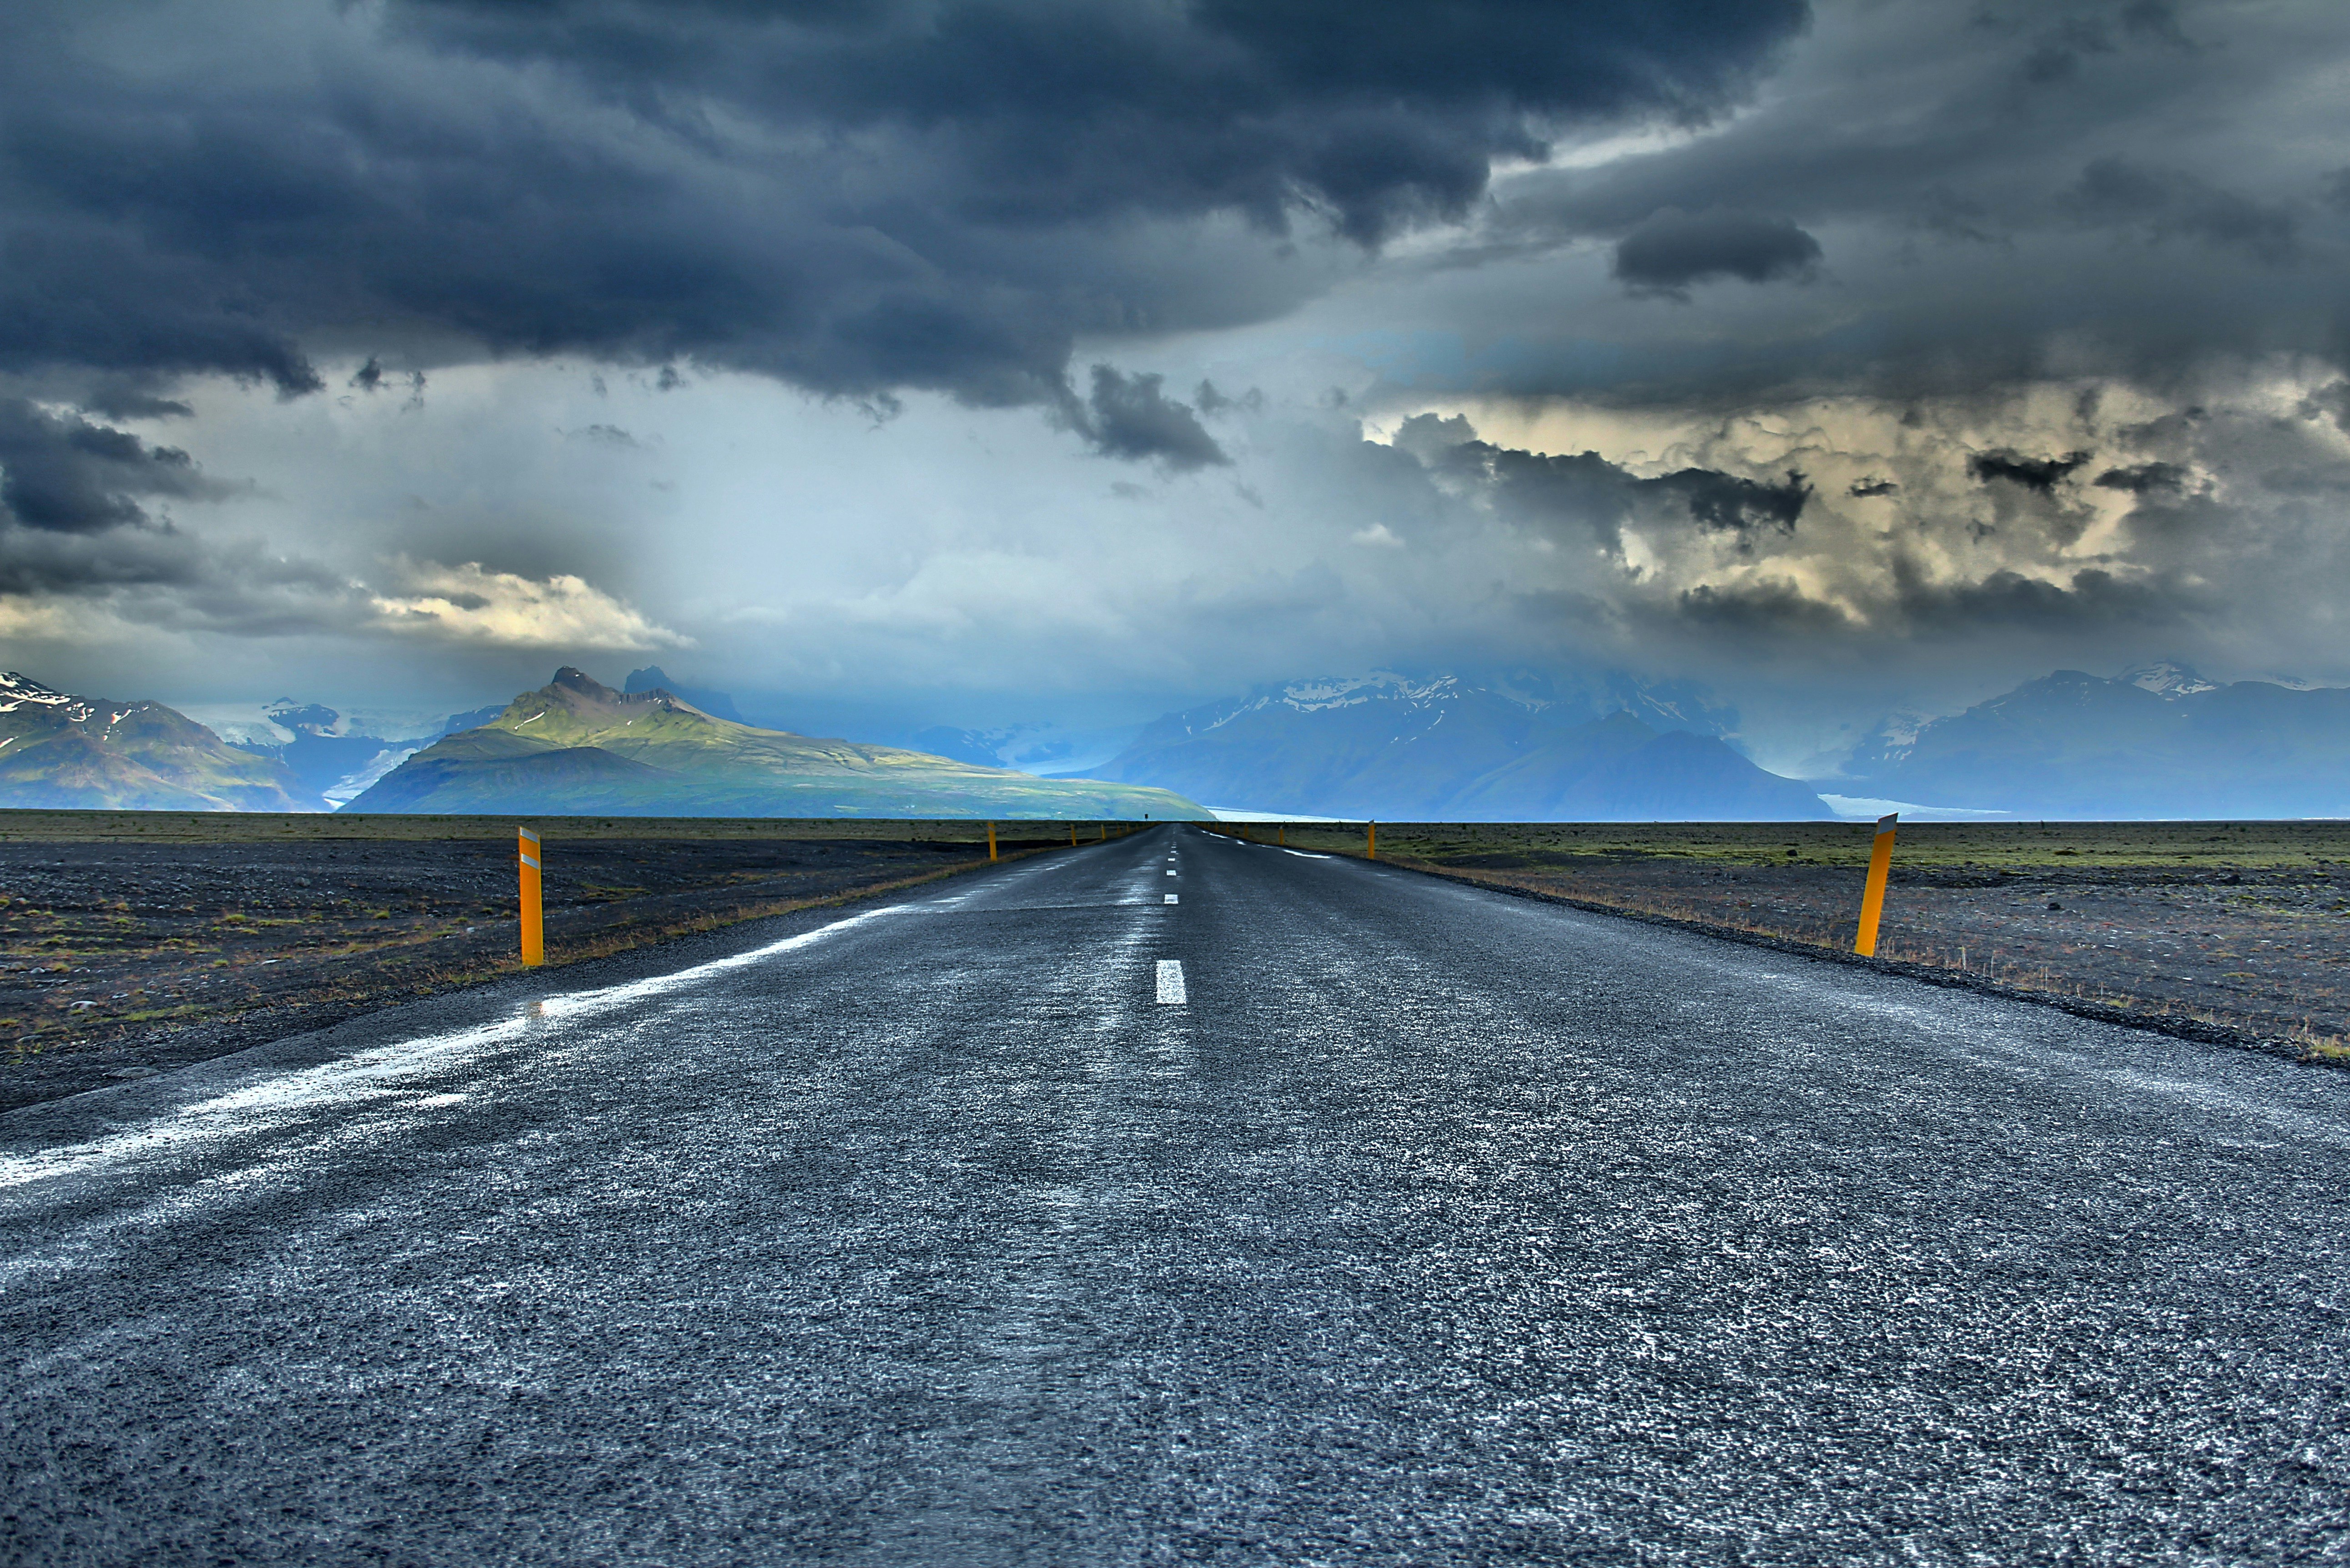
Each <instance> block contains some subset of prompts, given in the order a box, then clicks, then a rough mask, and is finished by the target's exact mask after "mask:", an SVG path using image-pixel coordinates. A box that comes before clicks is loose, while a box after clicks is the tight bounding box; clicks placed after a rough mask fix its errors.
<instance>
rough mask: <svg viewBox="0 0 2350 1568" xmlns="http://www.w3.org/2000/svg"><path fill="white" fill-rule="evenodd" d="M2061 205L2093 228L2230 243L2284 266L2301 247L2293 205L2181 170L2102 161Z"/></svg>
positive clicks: (2088, 170)
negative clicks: (2255, 196) (2211, 182)
mask: <svg viewBox="0 0 2350 1568" xmlns="http://www.w3.org/2000/svg"><path fill="white" fill-rule="evenodd" d="M2063 199H2064V202H2067V203H2068V204H2070V205H2071V206H2072V207H2074V210H2075V211H2077V212H2078V213H2080V215H2081V217H2082V218H2083V219H2084V220H2085V221H2086V222H2089V223H2105V224H2108V225H2122V224H2131V225H2137V226H2140V227H2142V228H2143V229H2144V230H2145V232H2146V233H2147V235H2148V236H2150V237H2152V238H2155V239H2168V238H2170V237H2173V236H2185V237H2188V238H2191V239H2199V240H2204V241H2208V242H2210V244H2217V245H2230V246H2233V247H2235V248H2237V249H2240V250H2242V251H2244V252H2245V253H2247V254H2250V255H2252V256H2254V257H2256V258H2258V259H2259V260H2261V261H2263V262H2267V263H2270V264H2272V265H2279V264H2282V263H2284V262H2288V261H2291V260H2293V258H2294V257H2295V256H2296V255H2297V254H2299V250H2300V238H2301V223H2300V220H2299V218H2298V217H2297V216H2296V215H2295V214H2294V213H2293V210H2292V208H2290V207H2288V206H2286V205H2285V204H2283V203H2282V202H2260V201H2255V200H2253V199H2252V198H2251V197H2249V196H2246V195H2244V194H2242V193H2241V192H2235V191H2229V190H2222V189H2219V188H2216V187H2213V186H2211V185H2208V184H2206V183H2204V182H2202V181H2200V180H2199V179H2197V178H2196V177H2194V176H2193V175H2191V174H2188V173H2184V172H2181V171H2178V170H2176V169H2161V168H2156V167H2152V166H2149V165H2147V164H2142V163H2137V162H2134V161H2131V160H2129V159H2126V158H2119V157H2113V158H2100V159H2098V160H2097V161H2095V162H2093V163H2091V164H2090V165H2089V166H2088V167H2087V168H2086V169H2085V170H2083V171H2081V178H2080V180H2079V181H2078V182H2076V183H2075V184H2074V186H2073V187H2072V189H2071V190H2069V191H2068V192H2065V194H2064V198H2063Z"/></svg>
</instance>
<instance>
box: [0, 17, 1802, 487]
mask: <svg viewBox="0 0 2350 1568" xmlns="http://www.w3.org/2000/svg"><path fill="white" fill-rule="evenodd" d="M1805 16H1806V7H1805V6H1804V5H1803V4H1802V3H1801V0H1762V3H1759V4H1757V3H1752V0H1748V3H1733V0H1586V3H1583V4H1568V5H1561V4H1535V3H1533V0H1487V3H1484V4H1468V5H1448V6H1444V7H1440V8H1430V7H1425V6H1419V5H1395V6H1393V7H1390V8H1388V9H1386V10H1380V9H1378V8H1377V7H1364V6H1361V5H1343V6H1342V5H1335V4H1330V3H1327V0H1324V3H1316V4H1306V5H1284V6H1278V7H1262V6H1256V5H1242V4H1224V3H1201V4H1196V5H1185V6H1170V5H1156V4H1143V3H1136V4H1128V5H1097V4H1090V3H1087V4H1079V3H1076V0H1032V3H1027V4H1020V3H1013V0H997V3H985V0H949V3H945V4H941V5H923V6H911V5H900V4H897V3H894V0H874V3H871V4H860V3H856V0H840V3H837V4H823V5H785V4H777V5H735V4H690V5H667V4H661V5H656V4H651V3H650V0H643V3H639V0H545V3H540V4H531V5H504V4H472V3H463V0H390V4H388V5H382V6H348V5H329V4H326V3H325V0H320V3H318V4H316V5H295V6H291V7H288V6H283V5H258V4H247V5H236V4H229V5H192V4H189V5H162V6H148V5H140V6H136V7H132V6H129V5H122V4H118V3H110V0H98V3H95V4H90V3H84V0H77V3H75V4H72V5H66V4H62V3H51V4H40V3H28V4H25V5H13V6H10V7H8V8H7V11H6V20H5V22H0V210H5V215H6V224H7V234H6V244H7V254H8V258H9V261H8V265H7V266H6V267H5V269H0V369H12V370H16V371H20V372H54V371H57V370H59V369H64V370H68V371H75V370H78V371H102V372H106V373H108V374H109V375H113V376H116V377H118V378H119V377H123V376H130V377H148V378H151V379H159V380H161V379H170V378H172V377H176V376H181V375H185V374H190V373H196V372H218V373H224V374H226V375H230V376H234V377H238V378H244V379H250V380H253V381H257V382H260V383H264V384H266V385H268V386H271V387H273V388H275V389H277V390H278V391H279V392H281V393H282V394H286V395H300V394H305V393H308V392H312V391H316V390H318V389H321V388H322V386H323V385H324V381H323V379H322V376H321V373H320V372H319V370H318V369H317V368H316V365H315V363H314V361H315V359H316V357H317V353H318V352H319V348H320V346H321V345H322V344H324V343H327V342H330V341H331V342H337V343H355V344H357V345H358V346H359V347H361V348H366V349H367V350H368V352H369V358H368V359H367V361H366V364H365V365H364V366H363V367H362V368H361V369H360V370H359V374H358V376H357V378H356V379H355V381H356V385H357V386H358V388H359V389H362V390H365V389H377V388H383V387H389V386H390V384H391V383H392V382H393V381H395V380H397V381H399V382H400V383H401V384H403V385H406V386H409V387H411V389H416V390H421V381H418V380H416V379H414V378H415V376H416V374H417V372H418V370H419V369H421V367H423V366H425V365H427V364H429V363H434V362H440V361H442V360H445V359H447V358H449V357H451V356H460V357H462V356H463V355H466V354H468V353H477V354H495V355H514V354H525V355H539V356H544V355H552V354H558V353H566V352H576V353H581V354H586V355H589V356H592V357H596V358H603V359H608V360H610V361H614V362H619V363H627V364H640V365H667V364H668V363H669V362H671V361H673V360H685V359H692V360H695V361H699V362H702V363H704V364H707V365H712V366H717V367H723V368H732V369H744V370H750V371H754V372H756V373H759V374H763V375H768V376H773V377H775V378H778V379H782V380H785V381H786V382H789V383H791V384H793V385H796V386H799V387H803V388H806V389H811V390H814V391H816V392H819V393H824V394H830V395H839V396H845V397H850V398H857V399H867V400H879V406H882V407H885V408H886V407H887V406H888V403H887V400H889V398H890V397H892V396H893V395H895V394H897V393H899V392H902V391H905V390H909V389H929V390H935V391H941V392H944V393H947V394H949V395H951V397H953V398H955V399H958V400H962V401H964V402H967V403H971V404H976V405H1001V404H1017V403H1030V404H1036V405H1040V406H1045V407H1048V408H1049V407H1056V406H1064V405H1065V404H1066V400H1067V397H1068V393H1067V392H1066V387H1065V383H1066V368H1067V364H1068V361H1069V358H1070V354H1071V349H1072V345H1073V343H1074V341H1075V340H1076V337H1079V336H1080V335H1083V334H1090V333H1101V332H1118V331H1128V330H1133V329H1136V328H1143V329H1148V330H1152V331H1167V330H1175V329H1182V328H1186V327H1194V328H1196V327H1216V326H1224V325H1229V324H1232V323H1234V322H1239V321H1245V320H1250V319H1258V318H1263V317H1266V316H1269V315H1272V314H1275V313H1278V312H1280V311H1282V310H1284V309H1286V308H1288V307H1290V306H1293V305H1294V304H1295V303H1296V302H1297V301H1298V300H1299V299H1300V298H1302V297H1305V296H1306V295H1307V294H1308V293H1309V292H1311V291H1312V290H1314V289H1315V288H1317V287H1318V286H1320V283H1321V280H1322V278H1323V276H1324V275H1325V274H1326V266H1324V265H1321V264H1315V263H1312V262H1301V261H1298V260H1295V254H1294V252H1293V251H1292V250H1291V249H1290V247H1291V245H1292V244H1293V243H1294V241H1295V239H1296V238H1298V237H1300V236H1301V235H1303V234H1310V233H1326V234H1332V235H1334V236H1336V237H1338V238H1339V239H1340V240H1341V241H1342V242H1343V243H1344V244H1350V245H1352V246H1355V247H1366V248H1367V247H1377V246H1378V245H1379V244H1382V243H1383V242H1385V241H1387V240H1388V239H1389V238H1391V237H1392V236H1394V235H1396V234H1399V233H1401V232H1403V231H1405V230H1407V229H1409V228H1412V227H1414V226H1416V225H1419V224H1422V223H1429V222H1433V221H1440V220H1448V219H1452V218H1457V217H1458V216H1460V215H1461V214H1462V213H1464V212H1465V211H1466V210H1467V209H1468V207H1469V205H1470V204H1471V202H1475V201H1476V200H1478V199H1479V198H1480V197H1481V196H1482V195H1483V193H1484V192H1485V191H1486V189H1487V185H1488V181H1489V178H1490V171H1491V167H1492V161H1494V160H1495V159H1496V158H1501V157H1514V158H1532V157H1539V156H1540V155H1541V154H1542V153H1543V151H1544V149H1545V148H1546V147H1547V146H1548V145H1549V143H1550V141H1551V140H1552V139H1553V138H1554V137H1555V135H1556V134H1557V133H1558V132H1559V131H1560V130H1562V129H1564V128H1568V127H1573V126H1577V125H1587V124H1592V123H1606V122H1608V121H1610V120H1617V119H1621V120H1640V119H1650V118H1655V117H1659V116H1662V117H1668V118H1671V119H1679V120H1682V121H1691V122H1693V121H1697V120H1701V119H1704V118H1706V117H1707V116H1709V115H1711V114H1713V113H1715V112H1717V111H1719V110H1720V109H1722V108H1724V107H1725V106H1727V105H1728V104H1729V103H1731V101H1733V100H1734V99H1736V98H1737V97H1738V95H1740V94H1741V93H1742V91H1743V90H1744V89H1745V88H1746V87H1747V85H1748V84H1749V83H1750V82H1751V80H1752V78H1753V76H1754V74H1755V72H1756V71H1757V70H1758V68H1760V67H1763V65H1765V64H1766V63H1767V62H1768V60H1769V59H1770V58H1771V57H1773V51H1774V50H1775V49H1776V48H1777V47H1779V46H1781V45H1783V43H1785V42H1786V41H1787V40H1788V39H1790V38H1791V37H1792V36H1794V35H1795V34H1796V33H1797V32H1798V30H1799V29H1800V28H1801V26H1803V24H1804V19H1805ZM1603 40H1604V42H1603ZM1219 219H1223V220H1230V223H1229V225H1228V226H1227V227H1226V228H1225V229H1223V230H1222V231H1220V232H1219V234H1218V235H1217V236H1216V237H1215V238H1214V239H1213V241H1212V243H1213V244H1214V246H1215V247H1216V248H1217V249H1218V250H1219V251H1220V252H1221V253H1222V254H1220V255H1219V256H1216V257H1213V258H1202V259H1211V260H1212V265H1208V266H1206V267H1204V268H1202V267H1196V266H1195V267H1191V268H1185V269H1175V270H1170V268H1168V267H1167V266H1165V265H1163V264H1162V262H1161V259H1160V258H1159V255H1157V254H1155V253H1154V239H1153V236H1154V235H1155V234H1162V233H1163V232H1164V231H1166V230H1167V229H1168V228H1169V226H1170V225H1186V226H1188V225H1196V224H1199V223H1212V222H1213V221H1215V220H1219ZM1285 258H1286V259H1285ZM1109 412H1110V415H1112V416H1115V417H1107V418H1097V419H1096V421H1094V424H1093V426H1092V427H1091V428H1094V429H1097V430H1099V431H1105V432H1107V434H1108V436H1109V439H1110V440H1111V441H1121V440H1124V439H1125V437H1126V436H1127V435H1128V433H1130V432H1131V431H1132V429H1133V427H1132V424H1131V421H1128V420H1127V419H1126V418H1124V417H1123V415H1122V413H1121V411H1120V410H1110V411H1109ZM1128 444H1129V446H1130V447H1131V450H1132V451H1134V452H1138V453H1140V454H1145V455H1151V456H1162V455H1164V456H1170V457H1171V456H1174V455H1176V454H1175V453H1174V452H1172V451H1171V450H1170V449H1168V448H1166V447H1165V446H1164V444H1163V442H1155V441H1152V440H1151V439H1149V438H1148V437H1143V438H1141V439H1140V440H1139V441H1138V442H1130V443H1128ZM1104 450H1107V451H1126V450H1128V447H1119V446H1115V445H1113V446H1106V447H1105V448H1104ZM1202 450H1203V449H1201V448H1200V447H1199V446H1198V443H1197V442H1193V443H1192V446H1191V456H1192V457H1194V458H1198V457H1199V455H1200V453H1201V451H1202ZM1200 460H1201V461H1205V460H1204V458H1201V459H1200Z"/></svg>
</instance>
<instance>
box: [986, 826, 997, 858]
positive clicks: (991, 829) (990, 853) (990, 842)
mask: <svg viewBox="0 0 2350 1568" xmlns="http://www.w3.org/2000/svg"><path fill="white" fill-rule="evenodd" d="M987 857H988V858H989V859H990V860H993V859H994V858H995V824H993V823H992V822H991V823H989V824H988V825H987Z"/></svg>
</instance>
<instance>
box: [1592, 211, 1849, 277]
mask: <svg viewBox="0 0 2350 1568" xmlns="http://www.w3.org/2000/svg"><path fill="white" fill-rule="evenodd" d="M1819 263H1820V243H1819V241H1817V240H1815V239H1814V238H1812V236H1811V235H1809V234H1805V233H1804V231H1803V230H1801V229H1799V228H1797V227H1796V226H1795V225H1794V223H1792V222H1790V221H1789V220H1787V219H1785V218H1763V217H1757V216H1756V215H1754V214H1753V213H1738V212H1731V211H1728V210H1725V209H1722V208H1719V207H1717V208H1714V209H1712V210H1711V211H1708V212H1703V213H1684V212H1682V211H1681V210H1680V209H1679V208H1678V207H1668V208H1666V209H1665V210H1664V211H1663V212H1660V213H1657V214H1656V215H1655V216H1654V217H1652V218H1650V219H1649V220H1648V222H1646V223H1642V224H1641V225H1640V226H1639V227H1638V228H1637V229H1635V230H1633V231H1632V232H1631V233H1630V234H1627V235H1625V236H1624V238H1623V239H1622V240H1620V241H1618V242H1617V245H1616V267H1615V271H1616V275H1617V277H1618V278H1621V279H1622V280H1623V281H1624V282H1625V283H1626V284H1627V286H1630V287H1632V288H1635V289H1639V290H1644V291H1648V292H1653V293H1659V294H1675V295H1685V294H1686V293H1687V292H1688V289H1689V286H1690V285H1691V284H1696V283H1707V282H1711V281H1712V280H1715V279H1718V278H1732V277H1735V278H1743V279H1744V280H1745V281H1747V282H1748V283H1770V282H1772V281H1773V280H1775V279H1780V278H1801V277H1808V276H1810V275H1812V273H1813V272H1814V270H1816V269H1817V267H1818V266H1819Z"/></svg>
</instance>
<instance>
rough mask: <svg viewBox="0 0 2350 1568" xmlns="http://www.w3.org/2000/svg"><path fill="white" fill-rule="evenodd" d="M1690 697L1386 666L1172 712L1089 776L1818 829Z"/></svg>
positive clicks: (1377, 810) (1503, 817) (1269, 799)
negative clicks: (1791, 823)
mask: <svg viewBox="0 0 2350 1568" xmlns="http://www.w3.org/2000/svg"><path fill="white" fill-rule="evenodd" d="M1735 718H1736V716H1735V715H1734V714H1732V713H1730V712H1729V711H1727V710H1724V709H1721V708H1719V707H1717V706H1715V705H1713V704H1711V703H1710V702H1708V701H1706V700H1705V698H1704V694H1703V693H1702V692H1701V691H1699V690H1697V689H1695V688H1664V687H1660V688H1645V687H1642V686H1640V684H1639V683H1638V682H1637V681H1634V680H1631V679H1630V678H1629V677H1625V676H1620V675H1609V676H1601V677H1596V678H1591V679H1575V680H1566V681H1559V680H1550V679H1544V678H1540V677H1534V676H1527V675H1517V676H1505V677H1501V678H1495V679H1485V680H1478V679H1471V678H1467V677H1463V676H1461V675H1457V674H1450V673H1446V674H1435V675H1428V676H1407V675H1400V674H1397V673H1394V672H1392V671H1385V670H1379V671H1373V672H1371V673H1369V674H1366V675H1357V676H1346V677H1339V678H1333V679H1322V680H1295V681H1291V682H1288V683H1287V684H1285V685H1282V686H1278V687H1272V688H1267V689H1264V690H1262V691H1255V692H1252V693H1250V694H1249V695H1248V696H1245V697H1240V698H1234V699H1232V700H1230V701H1224V702H1217V703H1211V704H1208V705H1207V706H1205V707H1201V708H1194V709H1191V710H1188V711H1183V712H1179V713H1170V714H1168V715H1167V716H1166V717H1164V718H1162V719H1159V721H1157V722H1154V723H1152V724H1150V725H1149V726H1147V727H1146V728H1145V729H1144V731H1143V732H1142V734H1141V735H1140V736H1139V738H1138V739H1137V740H1136V741H1135V742H1134V744H1133V745H1131V746H1129V747H1128V748H1127V749H1126V750H1125V751H1124V752H1122V753H1119V754H1118V756H1117V757H1115V758H1113V759H1112V760H1111V761H1110V762H1109V763H1107V764H1106V765H1105V766H1103V767H1102V768H1099V769H1097V770H1096V776H1097V777H1102V778H1109V779H1116V780H1120V781H1123V782H1127V783H1132V784H1145V783H1147V784H1158V785H1159V786H1160V787H1162V788H1166V789H1172V790H1176V791H1178V792H1179V793H1180V794H1186V795H1189V796H1191V798H1192V799H1193V800H1197V801H1201V802H1204V803H1206V804H1208V805H1211V806H1228V807H1234V808H1244V809H1248V810H1253V811H1267V812H1296V813H1298V814H1300V815H1315V816H1352V817H1365V816H1368V817H1378V818H1382V819H1385V820H1388V821H1443V820H1464V821H1559V820H1576V821H1640V820H1683V821H1688V820H1705V819H1715V820H1737V819H1766V820H1785V819H1815V818H1821V817H1825V816H1827V815H1830V813H1829V812H1828V810H1827V807H1826V806H1825V805H1824V804H1823V803H1822V802H1821V801H1820V799H1819V797H1818V796H1817V795H1815V794H1813V793H1812V792H1811V790H1810V789H1809V788H1808V787H1806V786H1804V785H1802V784H1797V783H1795V782H1794V780H1792V779H1784V778H1781V777H1779V776H1778V775H1776V774H1768V773H1765V772H1763V770H1762V769H1761V768H1758V767H1756V766H1755V765H1754V764H1753V763H1752V762H1749V761H1748V760H1747V759H1746V758H1744V757H1742V756H1741V755H1740V754H1739V753H1737V752H1735V751H1733V750H1732V749H1731V747H1730V746H1729V745H1728V744H1726V743H1725V742H1724V741H1723V739H1722V738H1721V737H1722V734H1723V733H1724V732H1726V731H1728V730H1729V728H1730V727H1731V725H1732V724H1734V722H1735Z"/></svg>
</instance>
